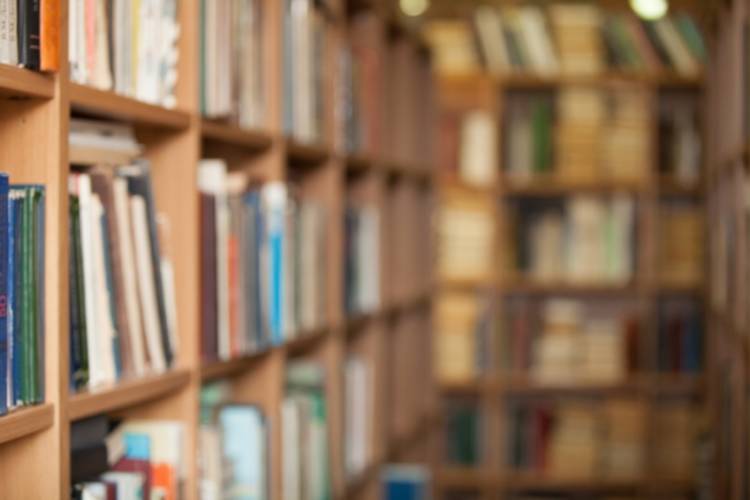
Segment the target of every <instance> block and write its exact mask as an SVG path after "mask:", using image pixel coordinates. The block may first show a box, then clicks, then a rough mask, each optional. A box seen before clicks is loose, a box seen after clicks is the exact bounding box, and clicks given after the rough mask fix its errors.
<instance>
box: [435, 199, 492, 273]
mask: <svg viewBox="0 0 750 500" xmlns="http://www.w3.org/2000/svg"><path fill="white" fill-rule="evenodd" d="M494 214H495V208H494V206H493V200H492V198H491V197H489V196H477V195H476V194H473V193H466V192H463V191H459V190H456V191H453V192H446V193H445V199H444V200H443V202H442V203H441V205H440V208H439V209H438V213H437V220H438V223H437V274H438V277H439V278H440V279H441V280H444V281H450V280H457V281H461V280H466V281H476V282H480V283H489V282H491V281H492V280H493V278H494V271H495V255H494V248H495V217H494Z"/></svg>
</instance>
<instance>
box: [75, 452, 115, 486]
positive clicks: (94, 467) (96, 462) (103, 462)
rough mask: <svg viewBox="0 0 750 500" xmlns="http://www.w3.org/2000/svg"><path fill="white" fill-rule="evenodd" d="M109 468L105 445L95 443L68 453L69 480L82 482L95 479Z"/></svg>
mask: <svg viewBox="0 0 750 500" xmlns="http://www.w3.org/2000/svg"><path fill="white" fill-rule="evenodd" d="M108 470H109V465H108V464H107V445H106V444H104V443H99V444H95V445H94V446H90V447H88V448H82V449H79V450H72V451H71V453H70V482H71V484H76V483H82V482H84V481H91V480H92V479H96V478H98V477H99V476H101V475H102V474H104V473H105V472H107V471H108Z"/></svg>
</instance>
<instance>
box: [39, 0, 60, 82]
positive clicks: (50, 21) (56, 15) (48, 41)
mask: <svg viewBox="0 0 750 500" xmlns="http://www.w3.org/2000/svg"><path fill="white" fill-rule="evenodd" d="M39 20H40V26H39V28H40V29H39V32H40V34H41V54H40V57H41V62H40V66H39V69H41V70H42V71H59V70H60V0H42V2H41V5H40V12H39Z"/></svg>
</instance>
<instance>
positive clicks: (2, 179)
mask: <svg viewBox="0 0 750 500" xmlns="http://www.w3.org/2000/svg"><path fill="white" fill-rule="evenodd" d="M0 234H2V235H3V237H2V238H0V391H2V394H7V392H8V288H7V287H8V237H7V235H8V176H7V175H5V174H0ZM7 411H8V405H7V400H6V398H4V397H0V415H2V414H5V413H7Z"/></svg>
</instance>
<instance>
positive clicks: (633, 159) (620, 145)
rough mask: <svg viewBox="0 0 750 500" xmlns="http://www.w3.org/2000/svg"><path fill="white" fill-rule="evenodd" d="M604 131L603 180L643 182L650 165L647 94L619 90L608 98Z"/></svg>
mask: <svg viewBox="0 0 750 500" xmlns="http://www.w3.org/2000/svg"><path fill="white" fill-rule="evenodd" d="M607 101H608V106H607V107H608V110H609V111H608V115H607V123H606V131H605V133H604V134H603V136H602V143H601V144H600V145H599V151H600V154H601V175H602V177H604V178H606V179H609V180H612V181H616V182H625V183H631V184H635V183H639V182H643V181H644V180H645V179H646V178H647V176H648V169H649V165H650V164H651V161H652V160H651V154H652V153H651V109H650V104H651V101H650V98H649V94H648V92H644V91H643V90H642V89H641V88H639V87H637V86H635V87H630V86H627V87H626V86H620V87H618V88H617V89H613V90H612V91H610V92H609V93H608V95H607Z"/></svg>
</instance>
